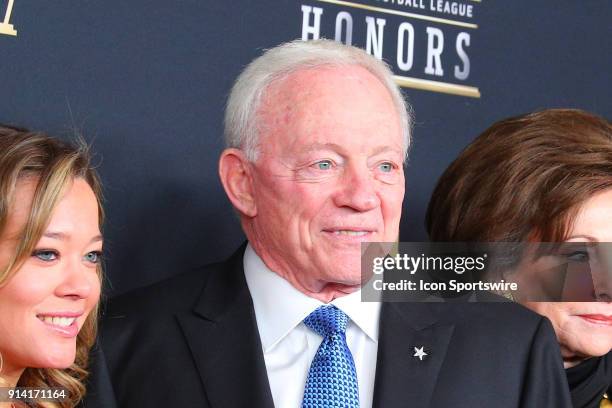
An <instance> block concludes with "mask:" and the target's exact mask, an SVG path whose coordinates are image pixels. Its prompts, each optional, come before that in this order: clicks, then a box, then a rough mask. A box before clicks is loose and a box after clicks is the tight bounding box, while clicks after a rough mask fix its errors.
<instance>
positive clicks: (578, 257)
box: [566, 251, 589, 262]
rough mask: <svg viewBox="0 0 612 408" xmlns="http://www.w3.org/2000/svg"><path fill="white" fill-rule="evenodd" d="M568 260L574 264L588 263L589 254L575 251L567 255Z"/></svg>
mask: <svg viewBox="0 0 612 408" xmlns="http://www.w3.org/2000/svg"><path fill="white" fill-rule="evenodd" d="M566 258H567V259H568V260H570V261H572V262H588V261H589V253H588V252H586V251H574V252H571V253H569V254H567V255H566Z"/></svg>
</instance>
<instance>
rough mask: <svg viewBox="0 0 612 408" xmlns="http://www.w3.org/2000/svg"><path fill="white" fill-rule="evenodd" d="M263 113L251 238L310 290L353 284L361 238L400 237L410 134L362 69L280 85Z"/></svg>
mask: <svg viewBox="0 0 612 408" xmlns="http://www.w3.org/2000/svg"><path fill="white" fill-rule="evenodd" d="M258 118H259V123H260V129H259V134H260V150H259V157H258V159H257V161H256V162H255V163H254V164H253V167H252V168H253V181H252V182H253V191H254V199H255V205H256V211H257V214H256V216H255V217H253V218H252V219H251V222H252V228H251V232H252V233H251V234H249V239H250V241H251V244H252V245H253V246H254V247H255V249H256V251H257V252H258V254H259V255H260V256H261V257H262V258H263V260H264V262H265V263H266V264H267V266H268V267H270V268H271V269H272V270H274V271H275V272H277V273H279V274H280V275H281V276H283V277H285V278H286V279H287V280H289V281H290V282H291V283H292V284H293V285H294V286H296V287H297V288H298V289H300V290H302V291H303V292H307V293H309V294H310V293H311V292H314V293H318V292H321V291H324V290H329V289H330V288H333V290H336V291H340V292H346V291H350V290H352V288H351V287H353V286H355V285H358V284H359V283H360V243H361V242H368V241H369V242H372V241H395V240H397V238H398V233H399V221H400V216H401V209H402V200H403V197H404V171H403V166H402V163H403V145H402V144H403V138H402V129H401V126H400V119H399V115H398V113H397V111H396V108H395V106H394V104H393V102H392V99H391V96H390V95H389V93H388V91H387V90H386V89H385V87H384V86H383V85H382V84H381V83H380V82H379V81H378V79H376V78H375V77H374V76H373V75H372V74H370V73H369V72H368V71H366V70H365V69H363V68H360V67H343V68H340V67H319V68H316V69H309V70H302V71H298V72H296V73H293V74H291V75H289V76H288V77H287V78H285V79H282V80H280V81H277V82H275V83H273V84H272V85H271V86H270V87H269V88H268V90H267V91H266V93H265V95H264V98H263V102H262V106H261V108H260V110H259V116H258ZM334 297H335V295H334Z"/></svg>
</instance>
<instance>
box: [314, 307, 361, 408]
mask: <svg viewBox="0 0 612 408" xmlns="http://www.w3.org/2000/svg"><path fill="white" fill-rule="evenodd" d="M347 323H348V316H347V315H346V314H344V312H342V310H340V309H338V308H336V307H335V306H332V305H325V306H319V307H318V308H317V310H315V311H314V312H312V313H311V314H310V315H308V317H307V318H306V319H304V324H305V325H306V326H308V327H309V328H310V329H312V330H314V331H315V332H317V333H319V334H320V335H321V336H323V341H322V342H321V345H320V346H319V349H318V350H317V354H315V356H314V359H313V360H312V363H311V364H310V371H308V379H307V380H306V388H305V389H304V400H303V401H302V408H332V407H333V408H359V388H358V387H357V372H356V371H355V363H354V362H353V356H352V355H351V351H350V350H349V348H348V346H347V344H346V325H347Z"/></svg>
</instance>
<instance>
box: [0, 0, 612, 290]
mask: <svg viewBox="0 0 612 408" xmlns="http://www.w3.org/2000/svg"><path fill="white" fill-rule="evenodd" d="M455 3H456V4H455V6H453V5H452V2H447V1H439V0H414V1H410V0H356V1H353V2H344V1H335V0H304V1H290V0H282V1H281V0H276V1H271V0H258V1H253V2H244V1H239V2H233V1H208V0H181V1H172V2H170V1H161V0H147V1H144V0H130V1H126V2H102V1H90V0H82V1H66V0H55V1H44V2H43V1H31V0H14V2H9V1H8V0H0V64H1V65H0V66H1V68H2V69H1V71H0V72H1V73H0V122H4V123H12V124H15V125H22V126H27V127H30V128H33V129H37V130H44V131H47V132H49V133H51V134H54V135H57V136H60V137H70V136H71V135H72V134H74V132H75V131H77V132H80V133H83V134H84V136H85V138H86V139H87V140H89V141H91V142H92V143H93V146H94V151H95V152H96V157H97V163H98V166H99V171H100V173H101V175H102V179H103V182H104V185H105V195H106V209H107V215H108V222H107V225H106V229H105V235H106V249H107V256H108V259H107V275H108V277H109V280H110V282H111V283H112V288H111V289H110V292H109V293H121V292H125V291H126V290H129V289H131V288H134V287H138V286H142V285H145V284H147V283H151V282H155V281H158V280H161V279H163V278H164V277H168V276H170V275H173V274H176V273H180V272H182V271H185V270H187V269H189V268H191V267H194V266H196V265H199V264H202V263H206V262H209V261H213V260H217V259H221V258H223V257H225V256H227V255H228V254H230V253H231V252H232V251H233V249H234V248H235V247H237V246H238V245H239V244H240V243H241V242H242V240H243V239H244V238H243V235H242V233H241V231H240V227H239V225H238V222H237V218H236V217H235V216H234V215H233V212H232V210H231V208H230V205H229V202H228V200H227V199H226V198H225V195H224V193H223V191H222V188H221V185H220V183H219V181H218V179H217V171H216V167H217V157H218V154H219V152H220V151H221V149H222V147H223V144H222V116H223V108H224V104H225V100H226V97H227V94H228V91H229V89H230V87H231V85H232V82H233V80H234V79H235V77H236V76H237V75H238V73H239V72H240V70H241V69H242V68H243V67H244V65H245V64H247V63H248V62H249V61H250V60H252V59H253V58H254V57H256V56H257V55H260V53H261V50H262V49H264V48H268V47H272V46H274V45H276V44H278V43H280V42H284V41H288V40H292V39H295V38H302V36H303V34H304V33H306V35H307V36H309V37H312V36H314V35H315V34H313V32H317V35H320V36H321V37H328V38H334V37H335V30H336V25H337V18H338V15H339V13H343V14H340V15H341V21H340V26H339V27H340V34H341V38H342V39H343V40H346V37H347V33H348V24H349V23H348V20H350V24H351V25H352V30H351V31H350V32H351V36H352V42H353V43H354V44H355V45H358V46H362V47H367V46H368V38H370V40H369V41H370V49H371V51H372V52H381V56H382V57H383V58H384V59H385V60H386V61H388V62H389V64H390V65H391V66H392V68H393V69H394V70H395V72H396V73H397V74H398V75H399V76H402V77H404V78H408V79H407V81H408V82H411V83H413V84H415V83H416V84H417V85H416V86H418V87H419V88H421V89H415V88H411V87H406V88H404V89H405V94H406V96H407V97H408V99H409V101H410V102H411V103H412V104H413V106H414V113H415V117H416V124H415V128H414V145H413V149H412V153H411V158H410V161H409V164H408V167H407V190H406V192H407V193H406V201H405V207H404V216H403V221H402V236H401V238H402V239H403V240H419V239H424V238H425V234H424V229H423V226H422V224H423V217H424V211H425V208H426V205H427V201H428V198H429V194H430V193H431V190H432V189H433V186H434V184H435V181H436V179H437V177H438V176H439V175H440V174H441V172H442V171H443V170H444V168H445V167H446V166H447V165H448V164H449V163H450V161H451V160H452V159H453V158H454V157H455V156H456V155H457V153H458V152H459V151H460V150H461V149H462V148H463V147H464V146H465V145H466V144H467V143H468V142H469V141H470V140H472V139H473V138H474V137H475V136H476V135H477V134H478V133H479V132H481V131H482V130H484V129H485V128H486V127H488V126H489V125H490V124H491V123H492V122H494V121H496V120H499V119H501V118H504V117H507V116H511V115H515V114H519V113H524V112H527V111H531V110H536V109H542V108H548V107H578V108H582V109H586V110H589V111H592V112H595V113H598V114H600V115H603V116H605V117H608V118H610V117H612V101H611V100H610V97H609V94H610V91H611V90H612V80H611V74H610V72H611V70H612V25H611V24H610V20H611V18H612V2H609V1H607V0H600V1H596V0H594V1H589V2H585V1H578V0H575V1H570V0H546V1H544V0H542V1H537V2H533V1H491V0H483V1H475V0H457V1H456V2H455ZM459 5H461V7H459ZM9 6H12V7H9ZM445 7H446V9H445ZM453 7H456V8H455V9H453ZM467 7H469V8H470V10H471V11H470V14H471V15H466V13H467ZM9 8H10V10H8V9H9ZM453 10H454V12H453ZM7 11H10V13H7ZM317 13H318V14H317ZM347 14H348V15H349V16H348V17H347ZM460 14H463V15H460ZM317 18H318V19H319V21H318V22H317ZM342 18H343V20H342ZM347 19H348V20H347ZM367 19H370V20H371V21H370V22H369V23H368V21H367ZM3 21H4V23H2V22H3ZM403 23H408V25H406V24H404V25H402V24H403ZM317 24H318V26H317ZM368 24H370V26H368ZM383 24H384V25H383ZM379 26H381V27H380V29H381V31H380V32H379V31H376V30H378V29H379ZM368 27H369V28H368ZM368 30H371V31H372V32H369V31H368ZM402 30H403V31H402ZM430 31H431V32H430ZM15 32H16V35H14V34H15ZM381 33H382V34H381ZM461 33H464V34H461ZM399 34H401V35H399ZM460 34H461V36H462V37H460ZM401 36H403V40H402V41H403V43H402V45H403V47H400V48H401V50H398V47H397V45H398V44H397V43H398V38H399V37H401ZM440 36H442V37H443V41H444V47H443V51H442V52H441V55H440V59H439V61H436V59H435V55H433V54H435V53H436V52H437V51H436V50H438V51H439V49H438V48H439V47H440V46H441V44H440V41H441V40H442V38H441V37H440ZM465 37H469V40H468V41H467V42H466V41H465ZM458 38H463V42H459V41H458ZM411 41H412V43H411ZM430 42H431V43H430ZM468 42H469V44H468ZM377 47H378V48H377ZM398 54H401V55H399V57H401V58H400V59H401V61H400V62H403V65H402V66H403V68H401V67H400V63H399V62H398ZM430 54H431V55H430ZM410 55H411V56H412V60H411V61H410V62H411V64H408V57H409V56H410ZM462 56H463V58H462ZM429 60H431V61H429ZM466 60H467V61H469V73H467V72H468V71H467V67H466ZM429 65H431V67H430V68H435V69H436V70H437V69H438V68H440V69H443V73H442V74H440V73H438V74H436V73H431V69H430V70H429V73H428V69H427V67H428V66H429ZM408 66H409V68H408ZM457 70H458V71H459V73H460V75H458V76H457ZM462 73H463V74H462ZM466 73H467V76H466ZM423 81H431V82H423ZM419 84H421V85H419ZM423 84H425V85H423ZM448 84H454V85H459V88H460V89H464V90H465V89H467V90H468V91H469V92H467V93H468V94H470V93H471V96H462V95H458V94H457V93H459V94H461V93H462V92H463V91H459V92H455V91H453V90H452V89H454V88H453V85H448ZM462 87H463V88H462ZM422 88H427V89H422ZM428 89H429V90H428ZM431 89H434V90H431ZM448 92H454V94H453V93H450V94H449V93H448ZM475 92H476V93H480V97H474V96H475ZM463 93H466V92H463Z"/></svg>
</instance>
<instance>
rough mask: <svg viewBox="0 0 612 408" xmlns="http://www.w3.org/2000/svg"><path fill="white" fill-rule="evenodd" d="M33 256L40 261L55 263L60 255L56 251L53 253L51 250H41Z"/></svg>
mask: <svg viewBox="0 0 612 408" xmlns="http://www.w3.org/2000/svg"><path fill="white" fill-rule="evenodd" d="M32 256H34V257H36V258H38V259H40V260H41V261H45V262H51V261H55V260H56V259H57V258H58V256H59V254H58V253H57V252H56V251H52V250H49V249H41V250H37V251H34V253H33V254H32Z"/></svg>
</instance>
